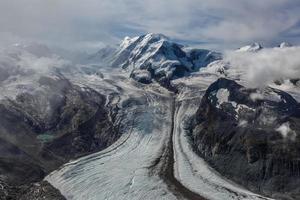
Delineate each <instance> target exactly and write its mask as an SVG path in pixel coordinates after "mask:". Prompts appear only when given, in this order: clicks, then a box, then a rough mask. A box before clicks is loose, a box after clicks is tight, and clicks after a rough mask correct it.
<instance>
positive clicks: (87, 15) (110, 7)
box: [0, 0, 300, 48]
mask: <svg viewBox="0 0 300 200" xmlns="http://www.w3.org/2000/svg"><path fill="white" fill-rule="evenodd" d="M299 8H300V2H299V1H298V0H277V1H274V0H264V1H261V0H252V1H241V0H203V1H198V0H164V1H161V0H144V1H139V0H114V1H112V0H101V1H99V0H86V1H84V2H83V1H81V0H43V1H40V0H2V1H0V27H1V32H6V33H10V34H11V35H13V36H14V37H20V38H25V39H28V40H38V41H39V42H44V41H46V42H48V43H50V44H56V45H61V46H65V47H68V46H69V47H74V46H76V45H75V44H84V45H86V44H91V43H93V42H94V41H97V40H98V41H101V42H104V43H114V42H116V41H118V40H119V39H120V38H123V37H124V36H125V35H127V34H129V35H139V34H141V33H146V32H160V33H163V34H166V35H169V36H170V37H173V38H177V39H184V40H193V41H198V42H208V43H209V44H210V45H214V46H216V47H219V48H220V47H222V48H231V47H233V46H239V45H240V44H241V43H244V42H249V41H253V40H259V41H264V42H266V43H270V42H274V41H278V40H281V39H290V38H285V37H284V36H283V35H282V33H285V32H291V33H295V30H298V29H299V27H298V26H297V24H298V23H299V21H300V13H299ZM296 32H297V31H296ZM2 39H4V38H3V37H2ZM293 40H294V41H296V42H299V36H298V37H297V36H296V37H295V36H294V37H293ZM291 42H293V41H291ZM95 43H96V42H95ZM216 43H217V45H216ZM0 44H1V43H0ZM91 48H97V47H95V45H93V44H92V45H91Z"/></svg>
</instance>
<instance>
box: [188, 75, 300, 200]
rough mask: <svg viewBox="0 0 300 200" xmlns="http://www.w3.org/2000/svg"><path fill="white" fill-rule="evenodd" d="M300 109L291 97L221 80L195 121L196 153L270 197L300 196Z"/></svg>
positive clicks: (271, 90) (203, 104)
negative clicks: (277, 195) (280, 195)
mask: <svg viewBox="0 0 300 200" xmlns="http://www.w3.org/2000/svg"><path fill="white" fill-rule="evenodd" d="M299 131H300V106H299V104H298V103H297V101H295V100H294V99H293V98H292V97H291V96H290V95H289V94H287V93H285V92H282V91H279V90H275V89H271V88H267V89H261V90H259V89H247V88H244V87H243V86H241V85H239V84H237V83H236V82H234V81H232V80H227V79H224V78H221V79H219V80H217V81H216V82H215V83H213V84H212V85H211V86H210V87H209V88H208V89H207V91H206V93H205V95H204V97H203V99H202V101H201V105H200V107H199V109H198V111H197V113H196V115H195V117H194V119H193V125H192V126H191V129H190V136H191V139H192V144H193V146H194V149H195V151H196V152H197V153H198V154H199V155H200V156H202V157H204V158H205V159H206V160H207V161H208V162H209V163H210V164H211V165H212V166H213V167H214V168H215V169H216V170H217V171H219V172H220V173H221V174H224V175H225V176H227V177H229V178H230V179H232V180H234V181H236V182H238V183H240V184H242V185H244V186H246V187H248V188H250V189H251V190H254V191H258V192H261V193H264V194H267V195H275V196H276V193H277V192H278V193H281V194H286V195H287V196H289V197H293V198H295V199H297V198H299V194H300V190H299V183H300V161H299V160H300V159H299V158H300V154H299V153H300V149H299V146H300V139H299V137H298V133H299Z"/></svg>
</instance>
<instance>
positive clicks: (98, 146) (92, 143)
mask: <svg viewBox="0 0 300 200" xmlns="http://www.w3.org/2000/svg"><path fill="white" fill-rule="evenodd" d="M13 52H14V53H13V54H2V55H4V56H5V57H6V59H2V60H3V61H10V65H9V66H7V65H5V63H4V64H3V62H2V69H3V70H5V71H6V72H7V74H8V75H7V76H5V79H3V80H2V82H1V87H2V89H3V90H2V93H1V96H0V112H1V116H0V144H1V145H0V175H1V176H0V181H1V182H2V184H1V185H7V187H1V188H0V190H1V192H2V193H4V194H6V197H7V199H9V198H12V199H14V198H17V196H18V195H20V194H19V193H22V194H23V193H24V195H30V193H28V194H26V193H27V192H26V191H27V190H36V191H41V190H44V189H45V188H46V190H50V191H53V192H54V193H55V191H56V190H54V189H51V186H50V185H48V186H47V185H46V186H45V184H47V183H41V184H40V185H39V186H36V185H30V184H31V183H35V182H39V181H41V180H42V179H43V178H44V177H45V175H46V174H48V173H50V172H51V171H53V170H54V169H57V168H58V167H59V166H60V165H62V164H63V163H65V162H67V161H69V160H70V159H74V158H78V157H80V156H83V155H87V154H90V153H93V152H96V151H99V150H102V149H104V148H106V147H108V146H109V145H111V144H112V143H113V142H115V141H116V140H117V139H118V138H119V137H120V132H119V131H118V128H117V127H116V126H115V125H114V116H115V114H116V113H117V110H116V108H115V107H113V106H106V103H107V99H106V96H104V95H102V94H100V93H99V92H96V91H95V90H93V89H91V88H89V87H83V86H78V85H76V84H74V83H72V82H71V81H70V80H69V79H67V78H66V77H65V76H64V75H62V74H61V73H60V72H59V70H58V69H56V68H51V69H47V70H45V71H43V70H42V67H43V65H42V64H43V63H41V64H40V65H39V66H38V67H40V68H41V69H40V71H39V70H36V69H35V68H34V67H33V66H26V65H23V63H22V62H18V61H19V60H22V59H24V55H25V57H26V58H27V57H30V59H31V64H32V63H34V61H36V60H39V61H40V59H43V61H44V60H47V59H48V60H52V59H53V58H47V57H42V58H39V57H38V56H36V55H35V54H32V52H29V51H27V50H26V51H25V52H24V49H23V48H21V49H19V51H13ZM15 52H17V53H15ZM39 52H40V51H39ZM48 60H47V61H48ZM10 66H11V67H10ZM43 186H45V188H44V189H43ZM25 190H26V191H25ZM24 191H25V192H24ZM41 195H42V194H41ZM57 195H59V194H57ZM18 198H20V199H22V198H21V197H20V196H18ZM24 198H25V197H24ZM25 199H26V198H25ZM27 199H28V198H27ZM29 199H34V198H29ZM50 199H51V198H50ZM52 199H53V198H52Z"/></svg>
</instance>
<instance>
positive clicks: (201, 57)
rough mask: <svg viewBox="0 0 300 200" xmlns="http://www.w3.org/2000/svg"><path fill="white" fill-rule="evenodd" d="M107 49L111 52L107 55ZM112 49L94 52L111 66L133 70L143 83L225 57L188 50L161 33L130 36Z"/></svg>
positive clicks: (187, 71) (132, 74)
mask: <svg viewBox="0 0 300 200" xmlns="http://www.w3.org/2000/svg"><path fill="white" fill-rule="evenodd" d="M107 51H109V52H110V53H109V54H106V53H105V52H107ZM111 51H112V49H111V48H105V49H103V50H101V51H99V52H98V53H97V54H95V55H93V58H94V59H96V58H97V59H98V58H101V60H102V61H104V63H106V65H108V66H111V67H121V68H122V69H125V70H127V71H128V72H129V73H131V77H132V78H134V79H136V80H137V81H141V82H143V83H149V82H151V81H149V79H150V80H151V79H156V80H158V81H162V82H165V79H167V80H170V79H174V78H176V77H183V76H184V75H185V74H187V73H190V72H193V71H197V70H199V68H201V67H205V66H206V65H207V64H209V63H210V62H212V61H215V60H218V59H221V54H219V53H216V52H212V51H208V50H202V49H185V48H184V47H183V46H182V45H179V44H176V43H174V42H172V41H170V40H169V39H168V38H167V37H166V36H164V35H161V34H147V35H143V36H140V37H135V38H129V37H126V38H125V39H124V41H123V42H122V43H121V44H120V46H119V48H117V49H116V50H113V51H114V52H113V53H112V54H111ZM148 73H150V74H148ZM141 75H142V78H141ZM146 79H147V80H146Z"/></svg>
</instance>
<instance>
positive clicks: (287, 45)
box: [279, 42, 293, 48]
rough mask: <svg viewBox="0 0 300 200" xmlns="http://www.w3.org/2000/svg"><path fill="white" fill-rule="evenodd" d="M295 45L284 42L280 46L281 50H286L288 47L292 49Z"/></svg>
mask: <svg viewBox="0 0 300 200" xmlns="http://www.w3.org/2000/svg"><path fill="white" fill-rule="evenodd" d="M292 46H293V45H291V44H290V43H288V42H282V43H281V44H280V45H279V48H286V47H292Z"/></svg>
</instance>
